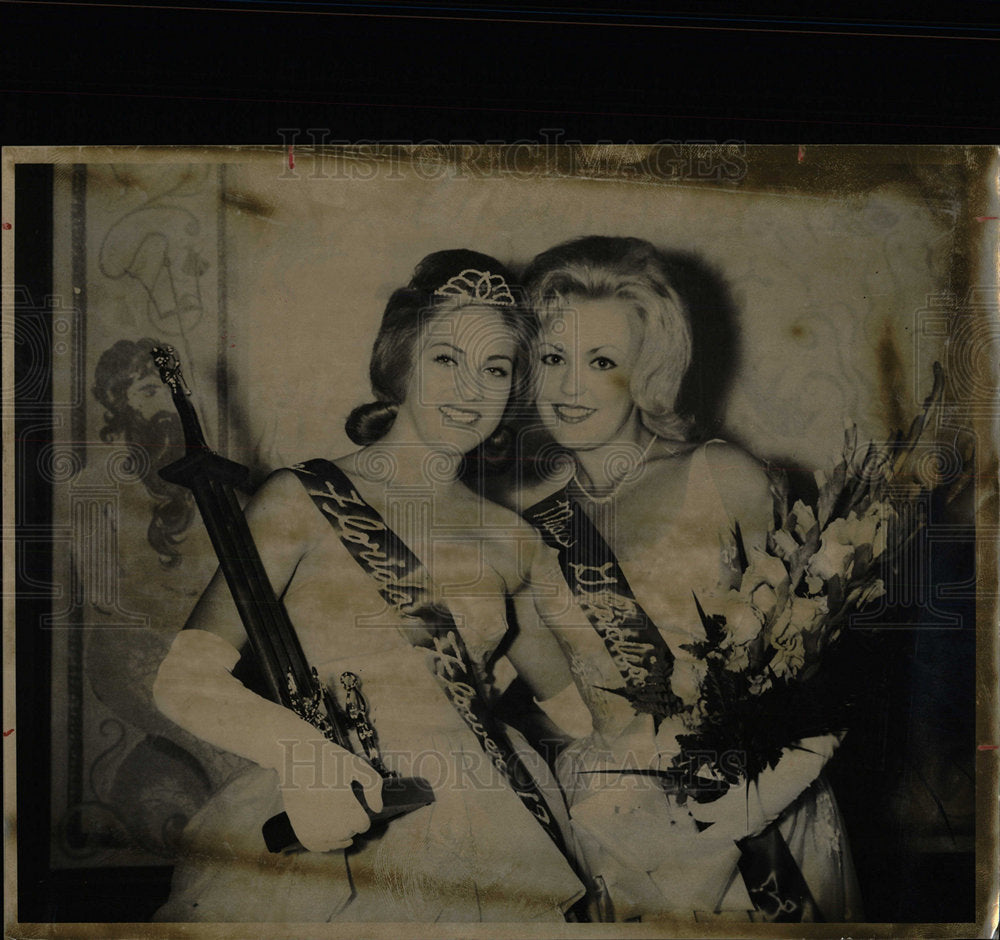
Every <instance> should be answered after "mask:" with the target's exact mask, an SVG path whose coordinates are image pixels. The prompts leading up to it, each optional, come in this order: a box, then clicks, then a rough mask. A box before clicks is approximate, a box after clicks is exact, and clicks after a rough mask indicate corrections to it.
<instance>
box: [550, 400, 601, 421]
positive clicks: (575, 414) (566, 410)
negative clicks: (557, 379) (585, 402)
mask: <svg viewBox="0 0 1000 940" xmlns="http://www.w3.org/2000/svg"><path fill="white" fill-rule="evenodd" d="M552 410H553V411H554V412H555V416H556V417H557V418H558V419H559V420H560V421H565V422H566V423H567V424H579V423H580V422H581V421H586V420H587V418H589V417H590V416H591V415H592V414H593V413H594V412H595V411H597V409H596V408H584V407H583V406H582V405H553V406H552Z"/></svg>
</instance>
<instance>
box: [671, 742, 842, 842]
mask: <svg viewBox="0 0 1000 940" xmlns="http://www.w3.org/2000/svg"><path fill="white" fill-rule="evenodd" d="M839 744H840V737H839V736H838V735H835V734H824V735H819V736H817V737H813V738H803V739H802V740H801V741H799V743H798V744H797V745H795V746H794V747H791V748H785V749H784V751H782V755H781V759H780V760H779V761H778V763H777V765H776V766H775V767H774V768H773V769H769V770H765V771H763V772H762V773H761V775H760V776H759V777H758V778H757V779H756V780H754V781H753V782H747V781H744V782H743V784H742V785H741V786H734V787H731V788H730V789H729V791H728V792H727V793H725V794H724V795H723V796H721V797H719V799H717V800H714V801H713V802H711V803H696V802H695V801H694V800H689V801H688V808H689V810H690V812H691V814H692V815H693V816H694V818H695V819H697V820H698V821H699V822H701V823H713V824H714V825H712V827H711V829H710V830H706V831H711V832H713V833H714V834H718V835H720V836H721V835H722V834H726V835H728V836H729V837H730V838H732V839H733V841H738V840H739V839H743V838H745V837H746V836H748V835H755V834H756V833H758V832H760V831H761V830H763V829H764V828H766V827H767V826H768V825H769V824H770V823H772V822H773V821H774V820H775V819H777V818H778V817H779V816H780V815H781V814H782V813H783V812H784V811H785V810H786V809H787V808H788V807H789V806H791V804H792V803H794V802H795V800H797V799H798V798H799V796H800V795H801V794H802V793H803V791H804V790H805V789H806V788H807V787H808V786H809V785H810V784H812V782H813V781H814V780H815V779H816V778H817V777H818V776H819V773H820V771H821V770H822V769H823V766H824V765H825V764H826V762H827V761H828V760H829V759H830V758H831V757H832V756H833V752H834V750H836V748H837V746H838V745H839Z"/></svg>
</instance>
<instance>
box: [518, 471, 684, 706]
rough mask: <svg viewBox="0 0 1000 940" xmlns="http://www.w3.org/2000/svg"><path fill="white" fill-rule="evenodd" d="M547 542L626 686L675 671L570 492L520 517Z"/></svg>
mask: <svg viewBox="0 0 1000 940" xmlns="http://www.w3.org/2000/svg"><path fill="white" fill-rule="evenodd" d="M524 518H525V519H527V520H528V522H530V523H531V524H532V525H533V526H535V528H536V529H538V531H539V532H540V533H541V536H542V538H543V540H544V541H545V543H546V544H547V545H549V546H550V547H551V548H554V549H555V550H556V551H557V552H558V555H559V567H560V568H561V569H562V573H563V577H564V578H565V579H566V584H567V585H569V588H570V590H571V591H572V592H573V595H574V596H575V597H576V600H577V602H578V603H579V605H580V607H581V608H582V609H583V612H584V613H585V614H586V616H587V619H588V620H589V621H590V624H591V626H592V627H593V628H594V630H595V631H596V632H597V634H598V636H600V638H601V639H602V640H603V641H604V646H605V648H606V649H607V651H608V654H609V655H610V656H611V659H612V660H613V661H614V664H615V666H616V667H617V669H618V671H619V673H621V676H622V679H623V680H624V681H625V684H626V685H627V686H628V687H630V688H635V687H636V686H639V685H641V684H642V683H643V682H644V681H645V680H646V678H647V677H648V676H649V674H650V672H651V671H652V670H653V668H654V666H656V665H657V664H658V663H662V668H661V669H660V672H661V674H663V675H665V676H668V675H669V674H670V672H671V671H672V669H673V663H674V655H673V653H671V652H670V649H669V648H668V647H667V644H666V643H665V642H664V640H663V637H662V636H660V631H659V630H657V629H656V626H655V624H653V622H652V621H651V620H650V619H649V617H648V616H647V614H646V612H645V611H644V610H643V609H642V607H640V606H639V603H638V601H636V599H635V595H634V594H633V593H632V588H631V587H629V583H628V581H627V580H626V578H625V573H624V572H623V571H622V569H621V566H620V565H619V564H618V559H617V558H615V556H614V553H613V552H612V551H611V548H610V546H609V545H608V544H607V542H605V541H604V538H603V537H602V536H601V534H600V532H598V531H597V528H596V527H595V526H594V524H593V522H591V521H590V517H589V516H588V515H587V514H586V512H584V510H583V507H582V506H580V504H579V503H578V502H577V501H576V500H574V499H573V498H572V496H571V495H570V492H569V489H568V488H567V489H563V490H560V491H559V492H557V493H554V494H553V495H552V496H550V497H549V498H548V499H545V500H542V502H540V503H537V504H536V505H534V506H532V507H531V508H530V509H528V510H527V511H526V512H525V513H524Z"/></svg>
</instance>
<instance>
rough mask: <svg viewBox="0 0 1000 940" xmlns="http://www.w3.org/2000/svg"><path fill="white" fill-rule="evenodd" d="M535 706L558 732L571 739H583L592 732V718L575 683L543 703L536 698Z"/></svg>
mask: <svg viewBox="0 0 1000 940" xmlns="http://www.w3.org/2000/svg"><path fill="white" fill-rule="evenodd" d="M535 704H536V705H537V706H538V707H539V708H540V709H541V710H542V711H543V712H545V714H546V715H548V716H549V718H551V719H552V721H553V722H554V723H555V725H556V727H557V728H558V729H559V730H560V731H563V732H565V733H566V734H568V735H569V736H570V737H572V738H585V737H587V735H589V734H592V733H593V731H594V719H593V716H592V715H591V714H590V709H589V708H587V706H586V704H585V703H584V701H583V699H582V698H581V697H580V690H579V689H577V687H576V683H575V682H571V683H570V684H569V685H567V686H566V688H565V689H563V690H562V691H561V692H558V693H556V694H555V695H553V696H552V697H551V698H547V699H546V700H545V701H544V702H540V701H538V699H537V698H536V699H535Z"/></svg>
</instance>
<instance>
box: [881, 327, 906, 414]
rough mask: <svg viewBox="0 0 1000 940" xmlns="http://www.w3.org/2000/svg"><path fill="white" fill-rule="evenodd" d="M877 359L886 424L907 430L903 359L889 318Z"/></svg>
mask: <svg viewBox="0 0 1000 940" xmlns="http://www.w3.org/2000/svg"><path fill="white" fill-rule="evenodd" d="M875 360H876V363H877V365H878V389H879V398H880V400H881V404H882V413H883V414H884V415H885V419H886V424H887V425H888V427H889V428H890V429H891V430H900V431H904V432H905V431H906V427H907V422H906V416H905V415H904V414H903V409H902V406H901V402H902V401H903V399H904V395H905V383H904V380H903V361H902V359H901V357H900V355H899V349H898V348H897V346H896V338H895V336H894V334H893V330H892V324H891V323H890V322H889V321H888V320H885V321H884V322H883V324H882V331H881V333H880V334H879V338H878V345H877V346H876V347H875Z"/></svg>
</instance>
